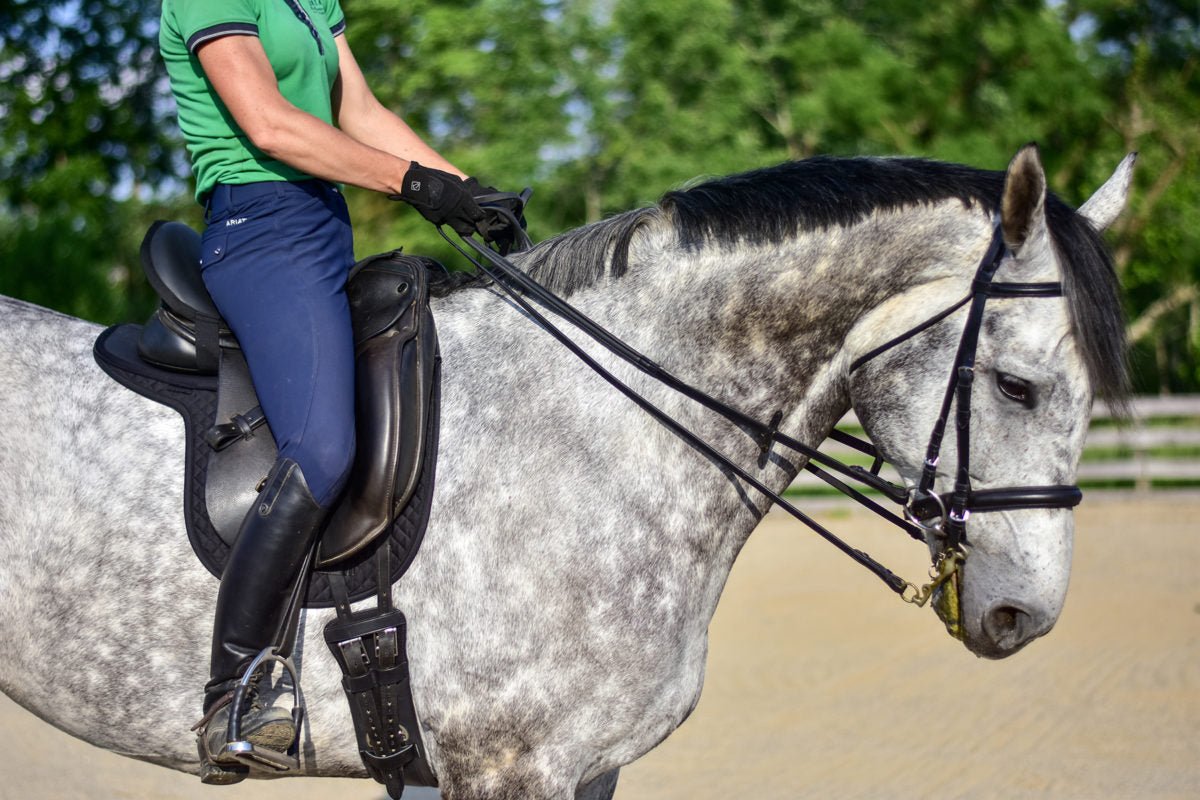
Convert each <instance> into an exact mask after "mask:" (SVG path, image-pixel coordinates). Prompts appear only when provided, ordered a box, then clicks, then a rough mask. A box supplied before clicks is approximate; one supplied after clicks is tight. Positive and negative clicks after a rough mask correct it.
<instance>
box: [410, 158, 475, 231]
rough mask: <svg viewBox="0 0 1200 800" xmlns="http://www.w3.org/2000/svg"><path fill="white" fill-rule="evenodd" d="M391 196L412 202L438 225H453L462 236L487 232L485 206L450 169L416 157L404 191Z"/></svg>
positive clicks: (422, 213)
mask: <svg viewBox="0 0 1200 800" xmlns="http://www.w3.org/2000/svg"><path fill="white" fill-rule="evenodd" d="M391 197H392V199H393V200H403V201H404V202H406V203H408V204H409V205H411V206H412V207H413V208H415V209H416V210H417V211H418V212H420V214H421V216H422V217H424V218H425V219H427V220H429V221H430V222H432V223H433V224H434V225H449V226H450V227H451V228H453V229H454V230H455V231H457V232H458V233H459V234H460V235H462V236H470V235H471V234H473V233H476V232H479V233H485V231H483V230H482V228H481V224H482V222H483V219H484V213H483V209H481V208H480V207H479V204H478V203H476V202H475V198H474V196H473V195H472V193H471V191H470V189H469V188H468V187H467V184H466V182H465V181H463V180H462V179H461V178H459V177H458V176H456V175H451V174H450V173H449V172H442V171H441V170H440V169H433V168H431V167H423V166H421V165H420V164H418V163H417V162H416V161H414V162H412V166H410V167H409V168H408V172H406V173H404V185H403V186H401V188H400V194H394V195H391ZM485 235H486V234H485Z"/></svg>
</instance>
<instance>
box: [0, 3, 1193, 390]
mask: <svg viewBox="0 0 1200 800" xmlns="http://www.w3.org/2000/svg"><path fill="white" fill-rule="evenodd" d="M342 4H343V8H344V10H345V12H346V15H347V19H348V31H347V36H348V39H349V41H350V43H351V45H352V47H353V49H354V51H355V54H356V56H357V58H358V60H359V62H360V64H361V66H362V68H363V70H364V72H365V74H366V75H367V77H368V80H369V81H370V82H371V84H372V86H373V87H374V88H375V89H376V92H377V93H378V95H379V96H380V98H381V99H382V100H383V101H384V103H385V104H386V105H388V106H389V107H391V108H392V109H394V110H396V111H397V112H399V113H400V114H401V115H402V116H403V117H404V118H405V119H406V120H408V121H409V122H410V124H412V125H413V126H414V127H415V128H416V129H417V130H418V131H420V132H422V133H423V134H424V135H426V136H427V137H428V138H429V139H430V140H431V141H432V142H433V143H434V144H435V145H436V146H438V147H439V148H440V149H441V150H442V151H443V152H444V153H445V154H446V155H447V156H448V157H449V158H450V159H451V160H452V161H454V162H455V163H456V164H458V165H459V166H460V167H462V168H463V169H465V170H467V171H469V172H471V173H473V174H477V175H479V176H480V177H481V179H483V180H484V181H485V182H486V183H491V184H493V185H496V186H500V187H501V188H508V189H519V188H521V187H523V186H526V185H530V186H533V187H534V188H535V190H536V192H535V196H534V203H533V206H532V209H531V211H530V215H529V216H530V224H531V232H532V233H533V235H534V236H535V238H545V237H547V236H549V235H552V234H554V233H556V232H558V231H560V230H564V229H567V228H570V227H574V226H577V225H580V224H582V223H584V222H586V221H591V220H595V219H599V218H601V217H603V216H605V215H609V214H612V213H616V212H618V211H621V210H624V209H627V208H631V207H634V206H638V205H644V204H647V203H651V202H653V201H655V200H656V199H657V198H658V197H659V196H661V195H662V193H663V192H665V191H667V190H669V189H671V188H674V187H677V186H680V185H684V184H686V183H687V182H689V181H692V180H694V179H696V178H698V177H705V176H711V175H716V174H725V173H729V172H734V171H739V170H744V169H749V168H753V167H756V166H760V165H765V164H770V163H774V162H778V161H780V160H783V159H788V158H802V157H806V156H809V155H813V154H817V153H838V154H856V153H866V154H906V155H920V156H928V157H931V158H940V159H946V160H952V161H961V162H964V163H969V164H975V165H978V166H983V167H989V168H994V169H1000V168H1003V167H1004V165H1005V164H1006V163H1007V161H1008V159H1009V158H1010V157H1011V156H1012V154H1013V153H1014V152H1016V150H1017V149H1018V147H1019V146H1020V145H1022V144H1024V143H1025V142H1027V141H1031V140H1036V141H1038V142H1039V143H1040V144H1041V145H1042V151H1043V156H1044V158H1045V160H1046V166H1047V170H1048V173H1049V178H1050V182H1051V185H1052V186H1054V187H1055V188H1056V189H1057V190H1058V191H1059V193H1060V194H1062V195H1063V196H1064V197H1065V198H1066V199H1067V200H1068V201H1070V202H1074V203H1077V204H1078V203H1081V202H1082V201H1083V200H1085V199H1086V198H1087V196H1088V195H1089V194H1090V193H1091V192H1092V191H1094V190H1095V189H1096V188H1097V187H1098V186H1099V185H1100V183H1101V182H1102V181H1103V180H1104V179H1105V178H1106V177H1107V176H1108V175H1109V174H1110V172H1111V171H1112V169H1113V168H1114V166H1115V165H1116V164H1117V162H1118V161H1119V160H1120V158H1121V157H1122V156H1123V155H1124V154H1125V153H1126V152H1128V151H1131V150H1138V151H1139V152H1140V158H1139V164H1138V170H1137V173H1136V186H1135V194H1134V197H1133V200H1132V202H1131V206H1130V209H1129V210H1128V211H1127V213H1126V215H1125V216H1124V217H1123V218H1122V219H1121V221H1120V222H1119V223H1118V224H1117V226H1115V229H1114V230H1113V231H1112V232H1111V233H1110V236H1111V240H1112V243H1113V245H1114V251H1115V254H1116V258H1117V263H1118V266H1119V269H1120V270H1121V273H1122V278H1123V281H1124V284H1125V287H1126V293H1127V294H1126V300H1127V308H1128V310H1129V313H1130V317H1131V320H1132V322H1131V328H1130V330H1131V334H1132V336H1133V338H1134V339H1135V340H1136V349H1135V360H1136V361H1137V363H1138V364H1139V367H1140V371H1139V374H1138V379H1137V380H1138V384H1137V385H1138V388H1139V389H1141V390H1143V391H1157V390H1171V391H1198V390H1200V358H1198V357H1197V354H1198V352H1200V290H1198V288H1197V287H1198V286H1200V231H1197V230H1196V229H1195V227H1194V226H1191V225H1190V224H1189V223H1190V221H1191V217H1192V216H1193V215H1194V212H1193V209H1195V208H1196V207H1197V203H1198V202H1200V163H1198V162H1200V155H1198V153H1200V126H1197V125H1196V124H1195V120H1196V119H1200V70H1198V69H1197V59H1198V56H1197V54H1198V53H1200V15H1198V14H1197V13H1196V6H1195V0H1139V2H1132V1H1131V0H1055V1H1054V2H1050V1H1049V0H1011V1H1010V2H1003V3H1001V2H996V1H995V0H893V2H889V3H877V2H868V1H867V0H656V2H645V0H465V1H464V2H459V3H444V2H434V0H342ZM156 16H157V4H156V3H154V2H153V0H135V1H134V2H117V0H104V1H101V0H58V1H57V2H50V3H33V2H29V0H17V1H16V2H10V3H7V4H5V5H4V6H2V7H0V115H2V117H3V121H2V122H0V131H2V136H0V292H4V293H8V294H16V295H19V296H23V297H28V298H31V299H37V300H38V301H39V302H45V303H46V304H49V305H53V306H55V307H57V308H61V309H63V310H66V311H70V312H72V313H77V314H83V315H85V316H91V317H94V318H101V319H113V318H117V317H119V316H121V315H124V314H136V313H140V309H141V308H142V307H143V304H144V303H145V302H146V296H145V295H146V293H145V287H144V286H141V285H140V284H139V280H140V275H139V273H138V270H137V269H136V252H137V250H136V245H137V241H138V239H139V238H140V234H141V231H142V230H144V226H145V225H146V224H147V223H148V221H149V219H150V218H152V216H154V215H156V214H160V215H172V216H179V215H181V214H190V215H191V217H190V219H191V221H193V222H198V220H197V216H196V212H195V210H194V206H192V205H190V204H189V203H188V201H187V200H186V187H185V184H186V181H187V171H186V164H185V161H184V160H183V158H182V152H181V148H180V146H179V142H178V137H177V136H176V135H175V134H174V131H173V128H172V126H171V125H169V124H166V123H165V122H164V119H163V118H164V116H165V117H167V118H169V117H170V115H171V106H170V102H169V99H167V100H164V93H163V89H164V86H163V83H162V80H161V65H160V64H159V63H158V60H157V58H156V56H155V54H154V51H155V36H156V23H155V20H156ZM146 187H150V188H151V189H153V191H152V192H151V191H148V190H147V188H146ZM348 197H349V199H350V203H351V209H352V213H353V215H354V218H355V222H356V237H357V238H356V243H357V249H358V253H359V255H360V256H361V255H367V254H369V253H371V252H376V251H379V250H384V249H390V248H393V247H396V246H399V245H404V246H405V248H406V249H407V250H409V251H413V252H422V253H430V254H433V255H436V256H438V257H440V258H442V259H443V260H445V261H446V262H447V263H449V264H450V265H452V266H463V261H462V259H461V258H460V257H459V256H458V255H457V254H456V253H454V252H453V251H452V250H451V249H449V248H448V247H447V246H446V245H445V244H444V243H443V242H442V241H441V240H440V238H438V236H437V234H436V232H435V231H433V230H432V229H431V228H430V227H429V226H428V225H427V224H425V223H424V222H423V221H421V220H420V218H419V217H418V216H417V215H416V214H414V213H413V212H412V211H411V210H410V209H407V207H405V206H402V205H398V204H396V203H393V202H391V201H388V200H386V199H384V198H382V197H380V196H378V195H373V194H370V193H367V192H359V191H356V190H351V191H349V192H348ZM114 198H127V199H114ZM188 209H191V210H190V211H189V210H188Z"/></svg>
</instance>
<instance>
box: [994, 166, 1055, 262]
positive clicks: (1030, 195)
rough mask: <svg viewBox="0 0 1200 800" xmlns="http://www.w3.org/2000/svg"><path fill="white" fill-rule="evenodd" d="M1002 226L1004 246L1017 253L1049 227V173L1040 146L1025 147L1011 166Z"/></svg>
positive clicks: (1001, 214) (1001, 205)
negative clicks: (1047, 191) (1040, 152)
mask: <svg viewBox="0 0 1200 800" xmlns="http://www.w3.org/2000/svg"><path fill="white" fill-rule="evenodd" d="M1000 224H1001V226H1002V227H1003V229H1004V242H1005V243H1006V244H1007V245H1008V247H1009V249H1011V250H1012V251H1013V252H1014V253H1015V252H1016V251H1017V250H1019V249H1020V247H1021V245H1022V244H1024V243H1025V242H1026V241H1028V240H1029V239H1032V238H1034V236H1035V234H1037V233H1039V232H1040V229H1044V228H1045V227H1046V173H1045V172H1044V171H1043V170H1042V160H1041V158H1039V157H1038V148H1037V145H1036V144H1033V143H1030V144H1027V145H1025V146H1024V147H1022V148H1021V149H1020V151H1019V152H1018V153H1017V154H1016V155H1015V156H1014V157H1013V160H1012V162H1011V163H1009V165H1008V173H1007V174H1006V175H1005V176H1004V197H1003V198H1002V199H1001V201H1000Z"/></svg>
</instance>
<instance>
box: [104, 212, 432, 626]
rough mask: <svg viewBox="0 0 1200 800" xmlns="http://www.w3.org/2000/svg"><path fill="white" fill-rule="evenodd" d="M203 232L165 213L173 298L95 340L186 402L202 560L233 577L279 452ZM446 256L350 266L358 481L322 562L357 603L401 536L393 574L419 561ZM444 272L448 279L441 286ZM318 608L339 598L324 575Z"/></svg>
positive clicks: (192, 533) (164, 272)
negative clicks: (209, 276) (432, 302)
mask: <svg viewBox="0 0 1200 800" xmlns="http://www.w3.org/2000/svg"><path fill="white" fill-rule="evenodd" d="M199 253H200V236H199V234H198V233H196V231H194V230H192V229H191V228H190V227H189V226H187V225H185V224H183V223H180V222H156V223H155V224H154V225H153V226H152V227H151V228H150V230H149V231H148V232H147V234H146V237H145V239H144V241H143V242H142V249H141V257H142V264H143V267H144V269H145V272H146V277H147V279H148V280H149V282H150V284H151V285H152V286H153V287H154V289H155V291H156V292H157V293H158V296H159V298H160V300H161V305H160V307H159V308H158V310H157V311H155V312H154V314H153V315H152V316H151V318H150V319H149V321H148V322H147V323H146V324H145V325H132V324H127V325H120V326H115V327H113V328H110V329H108V330H106V331H105V332H104V333H102V334H101V336H100V338H99V339H98V340H97V343H96V347H95V349H94V352H95V356H96V360H97V362H98V363H99V365H100V366H101V368H103V369H104V370H105V371H106V372H107V373H108V374H109V375H110V376H112V377H113V378H115V379H116V380H117V381H118V382H120V383H122V384H124V385H126V386H128V387H129V388H131V389H133V390H134V391H137V392H139V393H140V394H143V395H145V396H148V397H150V398H152V399H155V400H158V401H160V402H163V403H165V404H167V405H170V406H171V407H173V408H175V409H176V410H178V411H179V412H180V413H181V414H182V415H183V417H184V419H185V423H186V425H187V427H188V429H189V430H188V436H187V439H188V449H189V453H188V457H187V459H186V461H187V474H186V476H185V516H186V518H187V527H188V535H189V538H190V540H191V543H192V546H193V549H194V550H195V552H196V554H197V556H198V557H199V559H200V561H201V562H202V563H203V564H204V565H205V567H207V568H208V569H209V571H211V572H212V573H213V574H214V575H216V576H218V577H219V576H220V574H221V571H222V570H223V568H224V565H225V561H226V560H227V557H228V549H229V547H231V546H232V543H233V541H234V539H235V537H236V536H237V533H238V529H239V526H240V524H241V521H242V518H243V517H244V516H245V513H246V510H247V509H248V508H249V507H250V505H251V503H252V502H253V501H254V498H255V497H256V496H257V491H258V488H259V484H260V483H261V481H262V479H263V477H264V476H265V475H266V474H267V473H268V472H269V470H270V468H271V465H272V464H273V463H274V461H275V454H276V447H275V441H274V439H273V438H272V436H271V431H270V427H269V425H267V424H266V418H265V416H264V415H263V412H262V408H261V407H260V406H259V404H258V400H257V396H256V394H255V392H254V387H253V385H252V383H251V381H250V374H249V370H248V369H247V366H246V361H245V358H244V357H243V355H242V352H241V349H240V348H239V346H238V343H237V339H236V338H235V337H234V335H233V334H232V333H231V332H230V330H229V328H228V327H227V326H226V325H225V323H224V322H223V321H222V319H221V316H220V313H219V312H218V311H217V309H216V306H215V305H214V304H213V301H212V298H211V297H210V296H209V294H208V291H207V289H206V288H205V286H204V283H203V281H202V280H201V277H200V267H199ZM443 274H445V270H444V269H443V268H442V267H441V265H439V264H438V263H437V262H435V261H433V260H432V259H428V258H423V257H415V256H407V255H403V254H402V253H400V252H399V251H394V252H390V253H383V254H381V255H377V256H373V257H371V258H367V259H364V260H363V261H360V262H359V263H358V264H356V265H355V266H354V267H353V269H352V270H351V272H350V277H349V280H348V282H347V287H346V291H347V295H348V298H349V302H350V313H351V324H352V327H353V333H354V342H355V359H356V386H355V394H356V397H355V404H356V409H355V410H356V425H357V433H356V439H357V451H356V456H355V462H354V465H353V468H352V472H351V476H350V479H349V481H348V483H347V489H346V491H345V493H344V494H343V495H342V497H341V498H340V499H339V501H338V503H337V505H336V507H335V509H334V511H333V512H332V514H331V517H330V520H329V523H328V527H327V528H326V530H325V532H324V533H323V535H322V538H321V543H320V547H319V550H318V553H317V560H316V566H317V568H318V570H324V571H332V570H335V569H337V570H343V571H346V572H347V574H348V576H349V584H350V589H351V594H352V595H353V596H354V598H356V599H357V598H361V597H365V596H367V595H369V594H371V593H372V591H373V590H374V588H375V587H374V586H373V585H372V584H374V583H375V582H376V581H375V574H374V571H373V570H372V569H371V567H370V565H369V564H367V563H366V559H367V556H369V555H370V554H371V552H373V550H374V549H375V546H376V545H378V543H380V541H381V540H383V539H385V535H386V534H389V532H390V537H387V538H388V540H389V541H388V543H389V547H390V548H391V551H392V552H391V556H392V557H391V564H392V570H393V573H392V578H393V580H394V579H395V578H398V577H399V575H400V574H402V573H403V571H404V570H405V569H407V567H408V565H409V564H410V563H411V561H412V558H413V556H415V553H416V549H417V546H419V544H420V540H421V538H422V537H423V534H424V528H425V521H426V517H427V512H428V508H429V505H430V501H431V499H432V483H433V471H434V457H435V455H436V451H437V416H438V377H439V365H440V359H439V355H438V348H437V334H436V330H435V328H434V322H433V316H432V313H431V312H430V310H429V304H428V300H429V292H430V285H429V284H430V276H431V275H433V276H441V275H443ZM442 282H444V279H440V280H439V285H440V283H442ZM307 604H308V605H310V606H329V605H333V604H334V603H333V598H332V597H331V596H330V593H329V589H328V586H327V583H326V582H325V581H324V580H323V579H322V577H321V573H320V572H318V573H317V574H316V575H315V576H314V579H313V581H312V582H311V584H310V587H309V593H308V603H307Z"/></svg>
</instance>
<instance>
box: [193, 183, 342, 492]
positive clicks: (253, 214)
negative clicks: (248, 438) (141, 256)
mask: <svg viewBox="0 0 1200 800" xmlns="http://www.w3.org/2000/svg"><path fill="white" fill-rule="evenodd" d="M200 252H201V265H202V270H203V276H204V284H205V286H207V287H208V291H209V293H210V294H211V295H212V298H213V302H214V303H216V306H217V309H218V310H220V312H221V315H222V316H223V317H224V318H225V322H226V323H227V324H228V325H229V328H230V330H232V331H233V333H234V335H235V336H237V339H238V342H239V343H240V344H241V346H242V352H243V353H244V354H245V356H246V363H247V364H248V365H249V367H250V376H251V378H252V380H253V381H254V389H255V391H256V392H257V393H258V399H259V402H260V403H261V404H262V408H263V412H264V413H265V414H266V417H267V424H268V425H270V426H271V433H272V435H273V436H274V437H275V443H276V444H277V445H278V448H279V456H280V457H281V458H284V457H287V458H292V459H295V461H296V463H298V464H299V465H300V468H301V469H302V470H303V471H304V477H305V480H306V481H307V482H308V486H309V490H310V491H311V492H312V494H313V497H314V498H316V500H317V502H318V503H320V504H321V505H322V506H325V507H328V506H329V505H330V504H332V503H333V501H334V500H335V499H337V495H338V494H339V493H340V492H341V490H342V488H343V486H344V485H345V482H346V478H347V476H348V475H349V473H350V467H351V465H352V464H353V462H354V341H353V336H352V333H351V330H350V306H349V303H348V302H347V300H346V276H347V274H348V273H349V271H350V267H351V266H352V265H353V263H354V246H353V241H352V237H351V231H350V216H349V214H348V213H347V211H346V202H345V200H344V199H343V198H342V195H341V193H340V192H339V191H338V190H337V188H336V187H334V186H333V185H332V184H329V183H326V182H324V181H316V180H311V181H303V182H296V183H289V182H286V181H270V182H263V183H250V184H245V185H224V184H218V185H217V187H216V188H215V189H214V190H213V192H212V194H211V195H210V196H209V198H208V228H207V229H206V230H205V231H204V236H203V238H202V241H201V250H200Z"/></svg>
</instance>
